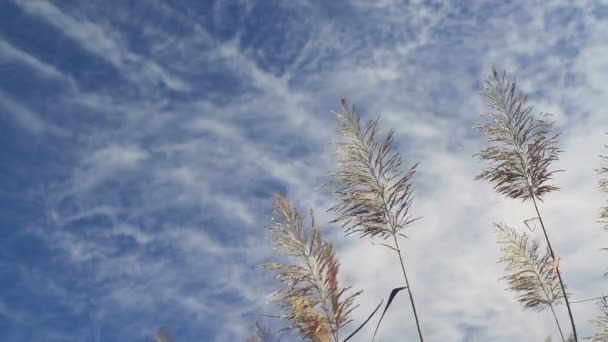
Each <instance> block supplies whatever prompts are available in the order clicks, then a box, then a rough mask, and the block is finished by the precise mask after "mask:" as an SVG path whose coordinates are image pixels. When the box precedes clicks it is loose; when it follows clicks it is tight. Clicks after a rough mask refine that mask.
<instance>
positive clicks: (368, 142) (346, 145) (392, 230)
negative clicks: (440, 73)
mask: <svg viewBox="0 0 608 342" xmlns="http://www.w3.org/2000/svg"><path fill="white" fill-rule="evenodd" d="M341 103H342V111H341V112H339V113H335V115H336V119H337V121H338V129H339V131H340V133H341V135H342V137H343V138H344V141H341V142H338V143H337V152H336V154H337V159H338V168H337V171H334V172H329V173H328V175H329V177H330V181H329V182H328V183H327V184H325V185H334V186H335V188H336V190H335V194H336V195H337V204H336V205H335V206H333V207H332V208H330V209H329V210H330V211H333V212H335V213H336V215H337V217H336V218H335V219H334V220H333V221H332V223H335V222H339V223H341V226H342V228H343V229H344V231H345V233H346V234H347V235H349V234H358V235H359V237H361V238H363V237H370V238H374V237H378V238H381V239H383V240H387V239H392V243H393V244H392V245H388V244H382V245H383V246H385V247H388V248H390V249H391V250H393V251H395V252H396V253H397V255H398V257H399V261H400V264H401V269H402V272H403V277H404V279H405V285H406V287H407V291H408V294H409V298H410V303H411V306H412V311H413V314H414V319H415V321H416V327H417V330H418V335H419V337H420V341H421V342H422V341H423V340H424V339H423V336H422V331H421V328H420V322H419V319H418V314H417V312H416V306H415V304H414V298H413V295H412V289H411V286H410V283H409V280H408V277H407V274H406V272H405V265H404V262H403V256H402V252H401V248H400V246H399V241H398V239H397V237H398V235H399V236H404V237H405V234H403V230H404V229H405V228H407V227H408V226H410V225H411V224H412V223H413V222H414V221H416V220H417V218H414V217H412V216H411V215H410V207H411V205H412V201H413V198H414V196H413V191H412V186H411V179H412V177H413V176H414V173H415V172H416V167H417V164H416V165H414V166H412V167H410V168H409V169H408V170H407V171H402V170H401V166H402V164H403V161H402V159H401V157H400V156H399V154H397V153H394V152H392V144H393V134H394V131H393V130H390V131H389V132H388V134H387V135H386V136H385V137H384V138H383V139H378V138H377V132H376V130H377V125H378V121H379V118H378V119H376V120H374V121H369V122H368V123H367V125H366V126H365V127H362V126H361V123H360V119H359V116H358V115H357V113H356V112H355V110H354V108H353V109H352V110H351V109H349V108H348V105H347V103H346V100H345V99H344V98H342V100H341Z"/></svg>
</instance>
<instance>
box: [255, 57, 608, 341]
mask: <svg viewBox="0 0 608 342" xmlns="http://www.w3.org/2000/svg"><path fill="white" fill-rule="evenodd" d="M482 94H483V95H484V97H485V99H486V102H487V105H488V107H489V108H490V109H491V110H492V111H491V112H490V113H488V114H486V115H485V116H486V117H488V118H489V120H488V121H487V122H485V123H483V124H481V125H478V126H476V127H477V128H479V129H480V130H481V132H482V133H483V134H484V135H485V136H486V138H487V143H488V146H487V147H486V148H485V149H482V150H481V151H480V152H479V153H478V154H476V156H478V157H479V158H480V159H481V161H483V162H484V163H486V168H485V169H484V170H482V172H481V173H480V174H479V175H478V176H477V177H476V179H478V180H486V181H488V182H490V183H491V184H492V186H493V188H494V189H495V190H496V192H498V193H499V194H502V195H505V196H507V197H508V198H512V199H517V200H521V201H522V202H528V201H529V202H532V204H533V206H534V209H535V211H536V214H537V216H536V217H535V218H534V220H538V221H539V223H540V226H541V227H542V234H543V236H544V241H542V243H541V242H540V241H537V240H534V239H532V238H530V237H529V236H528V235H527V234H526V233H525V232H521V233H520V232H518V231H517V230H516V229H514V228H512V227H510V226H507V225H503V224H496V228H497V243H498V246H499V249H500V251H501V253H502V257H501V259H500V260H499V262H500V263H502V264H504V265H505V271H506V276H504V277H503V278H502V279H504V280H506V282H507V285H508V288H507V290H509V291H513V292H515V293H516V295H517V297H516V298H517V301H518V302H520V303H521V304H522V305H523V308H524V309H531V310H534V311H538V312H541V311H544V310H545V309H549V310H550V311H551V312H552V314H553V318H554V320H555V322H556V325H557V328H558V330H559V333H560V336H561V340H562V341H563V342H566V341H568V342H577V341H578V336H577V332H576V325H575V322H574V318H573V316H572V311H571V308H570V303H569V299H568V296H569V294H568V293H567V292H566V285H565V284H564V281H563V279H562V276H561V272H560V267H559V257H558V256H557V255H556V254H555V252H554V250H553V247H552V245H551V241H550V239H549V236H548V234H547V229H546V226H545V223H544V221H543V218H542V216H541V214H540V210H539V207H538V202H541V201H542V200H543V198H544V197H545V196H546V195H547V194H549V193H551V192H553V191H558V190H559V188H558V187H557V186H556V185H555V184H553V183H552V180H553V177H554V175H555V173H556V172H560V171H561V170H556V169H553V168H552V165H551V164H552V163H553V162H554V161H556V160H557V159H558V154H559V153H560V152H561V151H560V150H559V149H558V147H557V144H558V134H554V133H552V132H551V130H552V128H553V122H550V121H547V118H548V114H543V113H540V114H538V115H534V114H533V113H532V110H533V108H532V106H530V105H528V98H527V96H526V95H524V94H521V93H519V92H518V91H517V88H516V84H515V82H514V81H510V80H509V79H507V78H506V74H505V73H503V74H502V75H499V73H498V72H497V71H496V69H493V70H492V73H491V75H490V77H488V79H487V81H486V84H485V88H484V90H483V93H482ZM341 105H342V108H341V111H340V112H338V113H335V115H336V119H337V123H338V130H339V132H340V136H341V138H342V140H341V141H339V142H338V143H337V144H336V146H337V149H336V157H337V168H336V170H335V171H332V172H329V173H328V176H329V178H330V179H329V181H328V182H327V183H326V184H324V186H331V187H332V189H333V191H334V193H335V195H336V202H335V205H334V206H332V207H331V208H330V209H329V211H331V212H333V213H334V214H335V215H336V216H335V218H334V220H333V221H332V223H338V224H340V226H341V228H342V229H343V230H344V232H345V234H346V235H357V236H358V237H359V238H370V239H372V240H373V239H380V240H383V241H384V243H381V244H380V245H382V246H384V247H387V248H389V249H391V250H392V251H394V252H396V254H397V256H398V258H399V261H400V265H401V270H402V272H403V276H404V280H405V286H404V287H403V288H400V289H404V288H405V289H407V291H408V295H409V298H410V303H411V306H412V311H413V315H414V318H415V321H416V327H417V329H418V334H419V337H420V341H421V342H422V341H423V335H422V331H421V327H420V322H419V319H418V315H417V312H416V306H415V304H414V298H413V294H412V289H411V286H410V283H409V281H408V277H407V274H406V271H405V265H404V261H403V255H402V251H401V248H400V246H399V239H398V238H399V237H406V229H407V228H408V227H410V226H411V225H412V224H413V223H414V222H415V221H416V220H417V219H418V218H416V217H414V216H413V215H412V214H411V207H412V204H413V200H414V194H413V188H412V179H413V177H414V175H415V173H416V169H417V167H418V164H413V165H411V166H409V167H404V162H403V160H402V159H401V157H400V156H399V154H398V153H395V152H393V151H392V150H393V136H394V131H393V130H390V131H389V132H388V133H387V134H386V135H385V136H383V137H380V136H379V134H378V123H379V119H376V120H372V121H368V122H367V123H366V124H365V125H362V124H361V120H360V118H359V116H358V114H357V113H356V111H355V109H354V107H353V108H349V107H348V104H347V102H346V100H345V99H344V98H342V99H341ZM602 158H603V161H604V163H603V165H602V166H601V168H600V169H599V170H598V173H599V175H600V181H599V186H600V189H601V190H602V191H605V192H608V156H605V157H602ZM311 218H312V227H311V230H310V231H311V233H310V237H308V235H307V233H306V231H307V230H306V229H304V225H303V218H302V216H301V215H300V213H299V212H298V211H297V210H296V209H295V208H294V207H293V206H292V205H291V204H290V203H289V201H288V200H287V199H286V198H285V197H283V196H281V195H275V197H274V200H273V223H272V224H271V225H270V226H269V229H270V232H271V236H272V241H273V245H274V247H275V249H277V250H278V251H279V252H280V253H281V254H282V255H284V256H287V257H289V258H290V259H291V260H293V261H294V262H293V263H273V264H267V265H265V266H264V267H265V268H266V269H268V270H272V271H275V272H276V273H277V279H278V280H279V281H280V282H281V283H282V288H280V289H279V290H277V291H275V293H274V295H275V297H274V298H275V300H276V301H277V303H278V304H279V306H280V307H281V308H282V310H283V311H284V313H285V314H284V315H283V316H281V317H282V318H285V319H286V320H287V321H288V326H287V328H286V329H287V330H291V331H293V332H296V333H297V334H298V335H299V336H300V337H302V338H303V339H304V340H309V341H320V342H326V341H328V342H329V341H334V342H337V341H340V331H341V330H342V328H343V327H344V326H345V325H346V324H347V323H348V322H350V320H349V318H348V316H349V314H350V313H351V312H352V310H354V309H355V306H354V305H353V300H354V298H355V297H356V296H357V295H359V294H360V292H356V293H354V294H352V295H346V291H347V290H348V288H346V289H344V288H340V287H339V286H338V281H337V274H338V269H339V267H338V262H337V259H336V257H335V254H334V250H333V248H332V246H331V244H330V243H328V242H326V241H324V240H323V239H322V238H321V234H320V231H319V228H318V227H317V226H316V224H315V222H314V217H313V215H312V211H311ZM600 219H601V222H602V223H604V228H605V229H607V230H608V206H606V207H604V208H602V211H601V214H600ZM524 222H526V221H524ZM595 299H597V298H592V299H587V300H583V301H588V300H595ZM583 301H578V302H583ZM563 304H565V305H566V307H567V309H568V314H569V318H570V324H571V327H572V333H571V334H569V335H568V337H567V338H566V337H565V335H564V332H563V331H562V327H561V325H560V322H559V320H558V318H557V315H556V311H555V310H556V306H558V305H563ZM598 306H599V308H600V311H601V316H600V317H598V318H596V319H595V320H593V321H592V322H593V324H594V325H596V326H597V327H598V329H599V332H597V333H596V334H595V335H594V336H593V339H592V340H594V341H607V342H608V301H607V299H606V298H605V297H604V298H602V300H601V301H600V302H598ZM387 307H388V306H387ZM376 310H377V309H376ZM385 311H386V308H385ZM374 312H375V311H374ZM372 315H373V314H372ZM370 318H371V315H370ZM368 320H369V318H368ZM366 322H367V321H366ZM256 329H257V330H256V335H255V337H252V339H251V340H250V341H252V342H253V341H257V342H263V341H270V340H271V336H270V334H269V331H268V330H267V329H266V328H264V327H263V326H262V325H258V326H257V328H256ZM358 330H359V329H357V330H356V331H355V333H356V332H357V331H358ZM253 338H257V339H253ZM550 340H551V338H550V337H548V338H547V340H546V341H550Z"/></svg>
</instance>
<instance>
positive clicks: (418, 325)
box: [393, 235, 424, 342]
mask: <svg viewBox="0 0 608 342" xmlns="http://www.w3.org/2000/svg"><path fill="white" fill-rule="evenodd" d="M393 239H394V241H395V248H396V250H397V254H398V255H399V262H400V263H401V270H402V271H403V278H404V279H405V286H407V294H408V295H409V296H410V302H411V303H412V311H413V312H414V319H415V320H416V328H417V329H418V336H419V337H420V342H424V338H423V337H422V331H421V330H420V322H419V321H418V313H417V312H416V305H415V304H414V296H413V295H412V288H411V287H410V282H409V281H408V280H407V274H406V273H405V265H404V263H403V256H402V255H401V248H399V242H398V241H397V237H396V236H395V235H393Z"/></svg>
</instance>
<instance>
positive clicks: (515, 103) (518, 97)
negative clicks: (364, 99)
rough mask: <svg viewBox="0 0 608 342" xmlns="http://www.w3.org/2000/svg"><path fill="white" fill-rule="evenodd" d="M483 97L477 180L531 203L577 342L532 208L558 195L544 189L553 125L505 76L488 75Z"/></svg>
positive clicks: (553, 154)
mask: <svg viewBox="0 0 608 342" xmlns="http://www.w3.org/2000/svg"><path fill="white" fill-rule="evenodd" d="M482 94H483V95H484V96H485V98H486V104H487V105H488V106H489V107H490V108H491V109H492V110H493V112H491V113H489V114H487V116H489V117H490V120H489V121H488V122H486V123H485V124H482V125H478V126H476V127H477V128H479V129H480V130H481V131H482V132H483V133H484V134H485V135H486V137H487V140H488V144H489V147H487V148H485V149H483V150H481V152H480V153H478V154H477V155H478V156H479V157H480V158H481V160H482V161H486V162H488V163H489V164H490V165H491V166H490V167H488V168H487V169H486V170H484V171H483V172H482V173H481V174H479V175H478V176H477V177H476V179H483V180H487V181H489V182H490V183H493V186H494V189H495V190H496V191H497V192H498V193H499V194H504V195H506V196H507V197H510V198H513V199H520V200H522V201H527V200H531V201H532V203H533V205H534V209H535V210H536V214H537V217H536V219H538V221H539V223H540V225H541V228H542V232H543V234H544V237H545V242H546V244H547V249H548V252H549V255H550V257H551V262H552V263H553V264H554V269H555V273H556V274H557V278H558V280H559V285H560V288H561V292H562V296H563V299H564V302H565V304H566V307H567V308H568V315H569V317H570V323H571V326H572V334H573V336H574V341H578V336H577V333H576V325H575V323H574V318H573V316H572V310H571V308H570V303H569V301H568V295H567V293H566V286H565V284H564V281H563V279H562V276H561V273H560V270H559V261H558V258H557V257H556V255H555V252H554V250H553V247H552V246H551V241H550V240H549V236H548V234H547V230H546V227H545V224H544V222H543V219H542V216H541V215H540V211H539V209H538V204H537V200H540V201H542V197H543V196H544V195H545V194H547V193H549V192H552V191H557V190H559V188H558V187H557V186H555V185H553V184H550V183H549V181H550V180H551V179H552V177H553V175H554V174H555V173H556V172H559V171H560V170H553V169H551V168H550V166H551V162H553V161H555V160H557V159H558V153H559V152H560V151H559V149H558V148H557V146H556V144H557V137H558V135H557V134H553V135H552V134H551V133H550V131H551V128H552V126H553V123H552V122H548V121H545V118H546V116H547V114H542V113H541V114H540V115H539V117H540V118H536V117H534V116H533V115H532V108H533V107H532V106H529V105H528V104H527V102H528V97H527V96H526V95H523V94H521V93H516V86H515V82H514V81H510V80H508V79H506V76H505V73H504V72H503V74H502V76H500V75H499V74H498V72H497V71H496V69H493V70H492V75H491V76H490V77H489V78H488V80H487V81H486V86H485V89H484V91H483V93H482ZM562 339H563V335H562Z"/></svg>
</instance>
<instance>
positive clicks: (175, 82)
mask: <svg viewBox="0 0 608 342" xmlns="http://www.w3.org/2000/svg"><path fill="white" fill-rule="evenodd" d="M606 32H608V6H607V5H605V4H604V5H601V4H600V2H599V1H582V0H581V1H576V2H572V1H538V2H537V1H523V0H522V1H502V2H484V1H477V0H473V1H451V2H448V1H405V0H380V1H363V0H350V1H345V0H344V1H343V0H340V1H318V0H317V1H313V0H310V1H305V0H292V1H265V0H259V1H255V0H217V1H215V0H204V1H194V0H192V1H188V0H176V1H162V0H146V1H118V0H116V1H109V0H108V1H74V0H65V1H35V0H31V1H28V0H22V1H12V0H5V1H0V132H1V134H0V232H1V234H2V238H1V239H0V340H2V341H49V342H52V341H95V342H97V341H149V340H150V338H151V336H152V335H153V334H154V332H155V331H156V329H158V327H159V326H161V325H165V326H166V327H168V329H169V330H170V331H171V332H172V333H173V335H174V336H175V339H176V341H180V342H182V341H241V340H244V339H245V338H246V336H248V335H249V334H250V333H251V332H252V331H253V326H254V324H255V321H256V320H257V319H258V318H259V317H260V316H258V315H256V314H257V313H265V314H278V313H279V312H278V311H277V309H276V307H275V306H274V305H273V304H272V303H270V304H269V303H268V299H269V298H268V296H267V294H268V293H270V292H271V291H272V290H273V289H274V288H276V287H277V286H278V284H277V283H276V281H275V280H274V279H273V275H272V274H270V273H268V272H265V271H263V270H261V269H260V268H259V267H258V265H259V264H262V263H265V262H269V261H274V260H277V256H276V254H275V253H274V251H273V250H272V248H271V243H270V240H269V238H268V234H267V233H266V228H265V226H267V225H268V224H269V223H270V217H271V197H272V194H273V193H274V192H277V191H278V192H281V193H284V194H286V195H287V196H288V197H289V198H290V200H292V201H293V202H294V203H295V204H296V205H297V206H298V208H300V210H302V211H303V212H306V211H307V210H308V209H309V208H312V209H314V211H315V214H316V218H317V222H318V223H319V224H320V225H322V227H323V228H322V233H323V234H324V236H325V237H326V238H327V239H328V240H330V241H332V243H333V244H334V245H335V247H336V253H337V256H338V258H339V260H340V262H341V273H340V280H341V284H343V285H345V286H352V287H353V289H361V290H364V292H363V294H362V295H361V296H359V297H358V300H357V304H359V305H360V306H359V309H358V310H357V311H356V312H355V314H354V316H353V318H354V319H355V322H361V321H362V320H363V319H364V318H365V317H367V315H368V313H369V312H371V310H372V309H373V308H374V307H375V306H376V305H377V304H378V303H379V302H380V300H382V299H383V298H385V297H386V296H387V294H388V292H389V291H390V289H392V288H394V287H398V286H401V285H402V280H401V275H400V273H399V264H398V260H397V259H396V258H395V255H394V254H393V253H392V252H391V251H390V250H388V249H386V248H382V247H379V246H374V245H372V244H371V242H370V240H368V239H358V238H356V237H353V236H349V237H344V236H343V233H342V232H341V231H340V230H339V229H338V227H337V226H336V225H332V224H329V221H331V219H332V218H333V217H332V215H331V214H330V213H327V212H326V210H327V209H328V208H329V207H331V205H332V203H333V201H334V199H335V198H334V196H333V195H332V193H331V192H330V191H328V190H324V189H315V188H316V187H317V186H319V185H320V184H322V183H323V182H324V180H325V178H324V173H325V172H326V171H329V170H332V169H334V168H335V162H336V161H335V157H334V155H333V153H334V148H335V147H334V145H331V144H330V143H331V142H332V141H335V140H336V139H337V138H338V132H337V130H336V122H335V117H334V116H333V114H332V110H338V109H339V98H340V96H345V97H346V98H347V99H348V100H349V102H350V103H352V104H354V105H355V107H356V108H357V111H358V112H359V113H360V115H361V116H362V118H363V120H369V119H374V118H375V117H376V116H378V115H379V116H380V117H381V119H380V130H381V131H382V132H386V131H387V130H388V129H390V128H393V129H394V130H395V131H396V133H395V141H396V143H395V148H396V151H398V152H399V153H400V154H401V156H402V157H403V159H404V163H405V164H406V165H413V164H414V163H416V162H420V166H419V168H418V172H417V174H416V176H415V177H414V179H413V188H414V191H415V195H416V198H415V202H414V205H413V207H412V214H413V215H415V216H420V217H422V218H421V219H420V220H419V221H417V222H416V223H415V224H414V225H413V226H412V227H410V228H408V231H407V235H408V239H407V240H406V239H404V240H403V241H402V247H403V249H404V254H405V264H406V267H407V269H408V276H409V278H410V282H411V285H412V292H413V294H414V297H415V299H416V304H417V311H418V315H419V317H420V322H421V326H422V330H423V333H424V334H425V336H426V339H427V341H462V342H473V341H499V342H500V341H505V342H506V341H543V340H544V338H545V337H546V336H548V335H552V336H553V338H554V340H557V339H558V337H559V336H558V334H557V331H556V329H555V326H554V323H553V322H552V317H551V315H550V313H549V312H546V311H545V312H541V313H536V312H533V311H522V310H521V306H520V305H519V304H518V303H516V302H515V300H514V294H513V293H511V292H507V291H505V287H506V284H505V283H504V281H499V278H500V277H501V276H503V268H502V266H501V265H499V264H497V260H498V258H499V255H498V251H497V247H496V244H495V231H494V228H493V223H494V222H501V223H508V224H511V225H513V226H515V227H517V228H518V229H519V230H525V229H526V228H524V225H523V220H525V219H528V218H530V217H533V216H534V214H533V208H531V205H530V204H529V203H521V202H520V201H516V200H510V199H506V198H504V197H503V196H500V195H498V194H496V193H494V192H493V190H492V186H491V185H490V184H489V183H485V182H482V181H474V177H475V175H477V174H478V173H479V172H480V171H481V170H482V168H483V166H484V165H483V164H481V163H480V162H479V160H478V159H475V158H473V155H474V154H475V153H476V152H478V151H479V150H480V149H481V148H483V147H484V146H485V142H484V138H483V136H481V135H480V133H479V132H478V131H477V130H476V129H474V128H473V126H474V125H475V124H478V123H480V122H481V120H482V118H481V117H480V114H483V113H484V112H486V108H485V106H484V103H483V99H482V97H481V96H480V94H479V93H480V91H481V89H482V85H483V82H484V80H485V79H486V77H487V76H488V75H489V73H490V71H491V68H492V66H496V67H497V68H498V69H499V70H506V71H507V72H508V74H509V75H510V76H512V77H513V78H515V79H516V80H517V84H518V86H519V87H520V89H521V90H522V91H524V92H525V93H527V94H529V99H530V103H531V104H533V105H534V106H535V110H536V111H537V112H540V111H542V112H549V113H552V114H553V119H554V120H555V121H556V123H555V131H556V132H560V133H561V136H560V148H561V150H563V152H562V153H561V154H560V160H559V161H558V162H556V163H555V164H554V167H555V168H557V169H563V170H565V172H561V173H558V174H556V177H555V184H557V185H558V186H559V187H560V188H561V191H560V192H555V193H552V194H549V195H547V196H546V197H545V201H544V202H543V203H542V204H541V212H542V213H543V216H544V218H545V221H546V223H547V229H548V231H549V235H550V237H551V239H552V241H553V245H554V248H555V250H556V253H557V254H558V255H559V256H560V268H561V271H562V274H563V276H564V279H565V281H566V283H567V284H568V289H569V292H571V294H572V297H571V298H572V300H575V301H576V300H581V299H585V298H590V297H596V296H600V295H602V294H604V293H606V294H608V289H607V287H606V284H607V283H606V281H607V280H606V279H605V278H604V276H603V274H604V273H605V272H606V271H608V267H607V266H608V255H607V254H606V252H604V251H601V248H604V247H608V233H606V232H604V231H602V230H601V225H600V224H598V223H597V222H596V221H597V217H598V213H599V210H600V207H602V206H603V205H604V204H605V202H606V196H605V194H602V193H601V192H599V191H598V189H597V185H596V184H597V176H596V173H595V171H594V169H596V168H598V167H599V166H600V158H599V157H598V156H599V155H600V154H602V153H605V149H604V145H605V144H606V143H608V138H607V137H606V135H605V134H604V132H606V131H608V115H607V114H606V113H605V110H606V108H608V87H606V84H607V83H608V60H607V59H606V56H607V55H608V35H607V34H606ZM538 233H539V231H538V230H536V231H535V232H533V233H531V234H532V235H534V236H537V235H535V234H538ZM573 313H574V316H575V319H576V322H577V326H578V329H579V332H580V336H582V337H584V336H590V335H591V334H592V333H593V331H594V330H593V327H592V325H591V324H590V323H589V322H588V321H589V320H590V319H592V318H593V317H594V316H595V315H596V314H597V310H596V308H595V305H594V303H593V302H592V301H591V302H583V303H577V304H573ZM558 315H559V317H560V319H561V320H562V326H564V327H567V326H568V324H567V322H568V321H567V314H566V310H565V308H563V307H560V308H559V310H558ZM265 322H266V323H267V324H268V325H270V326H271V327H273V328H280V327H281V323H280V322H277V321H276V320H273V319H272V318H268V319H266V320H265ZM352 327H353V326H352V325H351V326H350V328H352ZM565 329H566V328H565ZM346 330H349V328H347V329H346ZM371 333H372V331H371V329H366V330H365V331H363V332H362V333H361V335H359V336H358V337H359V340H360V341H367V340H369V339H368V338H369V337H370V336H371ZM416 336H417V333H416V329H415V325H414V322H413V317H412V313H411V310H410V307H409V303H408V300H407V297H406V296H400V297H398V298H397V300H396V302H395V304H394V305H393V306H392V307H391V309H390V311H389V314H388V315H387V317H386V318H385V321H384V323H383V326H382V328H381V331H380V335H379V337H380V338H381V340H382V341H414V340H416ZM285 340H286V341H290V340H293V339H290V337H289V336H286V338H285Z"/></svg>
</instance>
